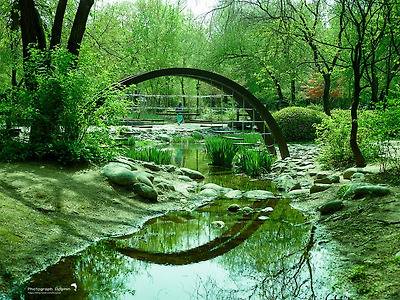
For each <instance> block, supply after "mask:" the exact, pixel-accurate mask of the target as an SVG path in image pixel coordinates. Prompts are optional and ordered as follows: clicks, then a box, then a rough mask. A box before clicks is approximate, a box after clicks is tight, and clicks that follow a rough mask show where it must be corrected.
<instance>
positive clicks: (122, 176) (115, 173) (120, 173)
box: [102, 163, 137, 186]
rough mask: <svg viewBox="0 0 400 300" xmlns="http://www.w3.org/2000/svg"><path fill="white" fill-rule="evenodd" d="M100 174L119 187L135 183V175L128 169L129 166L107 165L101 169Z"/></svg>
mask: <svg viewBox="0 0 400 300" xmlns="http://www.w3.org/2000/svg"><path fill="white" fill-rule="evenodd" d="M102 174H103V175H104V176H106V177H107V179H108V180H109V181H111V182H112V183H115V184H118V185H121V186H130V185H132V184H133V183H135V182H137V180H136V175H135V173H134V172H133V171H131V170H130V169H129V166H127V167H125V166H124V165H122V164H120V163H109V164H107V165H105V166H104V167H103V169H102Z"/></svg>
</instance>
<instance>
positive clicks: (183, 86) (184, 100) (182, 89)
mask: <svg viewBox="0 0 400 300" xmlns="http://www.w3.org/2000/svg"><path fill="white" fill-rule="evenodd" d="M180 81H181V93H182V100H183V107H186V97H185V95H186V93H185V82H184V81H183V77H181V80H180Z"/></svg>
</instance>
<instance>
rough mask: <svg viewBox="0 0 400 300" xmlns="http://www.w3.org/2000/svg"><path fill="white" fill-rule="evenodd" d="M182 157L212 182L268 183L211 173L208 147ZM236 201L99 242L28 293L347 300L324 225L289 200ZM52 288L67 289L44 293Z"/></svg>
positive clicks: (33, 283)
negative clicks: (319, 240) (322, 237)
mask: <svg viewBox="0 0 400 300" xmlns="http://www.w3.org/2000/svg"><path fill="white" fill-rule="evenodd" d="M199 147H201V146H199ZM175 151H176V152H175V163H176V164H178V165H180V166H185V167H189V168H193V169H197V170H199V171H202V172H203V173H204V174H206V176H207V181H211V182H214V183H219V184H222V185H224V186H227V187H238V186H240V187H242V186H245V187H246V188H247V189H255V188H257V187H261V186H263V188H264V189H265V188H266V186H269V183H268V182H262V181H253V180H250V179H249V178H246V177H243V176H236V175H234V174H231V173H229V172H227V171H221V170H215V169H212V168H210V166H209V165H208V163H207V159H206V157H205V156H204V153H203V151H201V148H197V147H194V146H191V147H186V146H185V147H182V148H180V146H179V147H176V148H175ZM237 177H238V178H237ZM244 181H246V182H247V183H246V182H244ZM235 203H237V204H239V205H240V206H241V207H242V208H244V207H246V209H242V210H241V211H239V212H236V213H231V212H229V211H228V209H227V208H228V206H229V205H231V204H232V200H229V201H228V200H225V199H218V200H215V201H214V202H212V203H209V204H207V205H204V206H202V207H199V208H198V209H196V210H195V211H176V212H170V213H168V214H166V215H164V216H160V217H157V218H155V219H151V220H149V221H147V222H146V223H145V224H144V226H143V228H142V229H141V230H140V231H138V232H137V233H135V234H132V235H129V236H123V237H118V238H114V239H110V240H106V241H102V242H99V243H97V244H95V245H93V246H91V247H89V248H88V249H86V250H85V251H83V252H81V253H79V254H78V255H75V256H72V257H67V258H64V259H63V260H61V261H60V262H59V263H58V264H56V265H54V266H51V267H49V268H48V269H47V270H45V271H43V272H41V273H39V274H37V275H35V276H34V277H33V278H32V279H31V280H30V281H29V282H28V283H27V284H26V286H25V287H23V291H24V292H22V295H21V296H25V297H26V299H140V300H147V299H171V300H175V299H180V300H181V299H182V300H184V299H190V300H191V299H213V300H214V299H224V300H225V299H341V298H339V297H338V295H336V294H335V293H334V289H333V285H334V280H332V279H331V278H330V277H329V272H328V271H327V270H328V268H329V265H330V263H331V262H330V261H329V257H330V256H329V253H326V252H324V251H322V250H321V249H319V247H318V245H315V241H314V230H315V227H314V226H313V225H312V224H311V223H310V222H308V220H307V218H306V217H305V216H304V215H303V214H302V213H301V212H299V211H297V210H295V209H293V208H292V207H291V206H290V205H289V201H288V200H278V201H254V200H240V201H235ZM48 287H53V289H54V288H55V287H58V289H57V290H53V294H43V293H41V291H42V290H43V289H45V288H48ZM343 299H345V298H343Z"/></svg>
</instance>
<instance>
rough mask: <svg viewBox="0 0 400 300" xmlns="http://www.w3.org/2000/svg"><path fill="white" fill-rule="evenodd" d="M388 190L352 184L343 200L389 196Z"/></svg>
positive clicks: (374, 186) (375, 186) (368, 185)
mask: <svg viewBox="0 0 400 300" xmlns="http://www.w3.org/2000/svg"><path fill="white" fill-rule="evenodd" d="M390 192H391V191H390V189H389V188H388V187H385V186H381V185H371V184H362V183H354V184H351V185H350V186H349V188H348V189H347V191H346V192H345V193H344V195H343V198H353V199H360V198H363V197H366V196H371V197H381V196H386V195H388V194H390Z"/></svg>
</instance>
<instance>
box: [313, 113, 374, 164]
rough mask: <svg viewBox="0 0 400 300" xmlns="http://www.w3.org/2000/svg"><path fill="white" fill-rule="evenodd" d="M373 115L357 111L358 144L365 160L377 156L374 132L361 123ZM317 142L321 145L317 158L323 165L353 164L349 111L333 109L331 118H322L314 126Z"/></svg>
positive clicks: (370, 159)
mask: <svg viewBox="0 0 400 300" xmlns="http://www.w3.org/2000/svg"><path fill="white" fill-rule="evenodd" d="M372 115H373V113H372V112H369V111H360V112H359V128H358V136H357V137H358V144H359V147H360V149H361V151H362V153H363V155H364V157H365V159H366V160H367V161H372V160H374V159H375V158H376V157H377V154H378V147H377V143H374V140H373V137H374V132H373V131H371V130H370V129H369V128H368V127H366V126H365V125H363V124H364V123H363V120H366V119H368V118H370V117H371V116H372ZM316 129H317V131H316V133H317V143H318V144H319V145H320V146H321V150H320V151H321V152H320V155H319V157H318V160H319V161H320V162H321V163H322V164H323V165H324V166H325V167H331V168H332V167H333V168H341V167H349V166H352V165H354V159H353V153H352V151H351V148H350V131H351V116H350V111H345V110H333V111H332V117H331V118H324V119H323V121H322V123H321V124H319V125H317V126H316Z"/></svg>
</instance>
